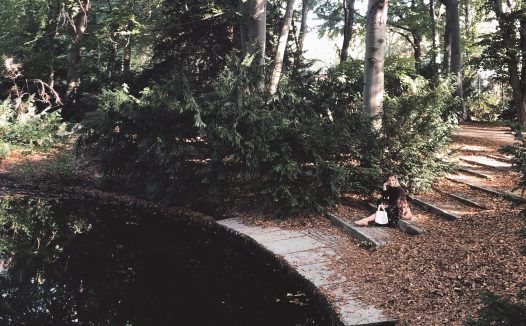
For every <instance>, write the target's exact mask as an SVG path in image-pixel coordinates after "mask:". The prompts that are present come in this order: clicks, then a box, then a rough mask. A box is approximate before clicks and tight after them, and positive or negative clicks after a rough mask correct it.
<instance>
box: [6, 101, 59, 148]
mask: <svg viewBox="0 0 526 326" xmlns="http://www.w3.org/2000/svg"><path fill="white" fill-rule="evenodd" d="M24 108H25V110H24V112H20V110H19V109H17V108H16V107H15V104H14V103H13V102H12V101H11V100H10V99H6V100H5V101H3V102H2V103H0V144H1V148H2V149H1V152H2V154H7V152H8V151H9V148H10V147H11V146H16V147H23V148H30V149H31V148H44V149H45V148H49V147H51V146H52V145H53V144H54V143H55V142H56V141H57V140H59V139H61V138H62V137H64V136H65V135H66V125H65V124H64V123H63V122H62V119H61V117H60V112H59V111H54V112H49V111H48V110H44V111H42V112H40V113H36V107H35V105H34V100H33V97H32V96H30V97H29V99H28V100H27V101H25V102H24Z"/></svg>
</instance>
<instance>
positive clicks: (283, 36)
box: [269, 0, 295, 94]
mask: <svg viewBox="0 0 526 326" xmlns="http://www.w3.org/2000/svg"><path fill="white" fill-rule="evenodd" d="M294 2H295V1H294V0H287V8H286V9H285V17H284V18H283V23H282V24H281V33H280V35H279V39H278V44H277V46H276V53H275V55H274V68H273V69H272V76H271V78H270V84H269V92H270V94H274V93H276V91H277V90H278V83H279V79H280V77H281V71H282V70H283V58H284V57H285V49H286V47H287V40H288V39H289V31H290V25H291V23H292V14H293V12H294Z"/></svg>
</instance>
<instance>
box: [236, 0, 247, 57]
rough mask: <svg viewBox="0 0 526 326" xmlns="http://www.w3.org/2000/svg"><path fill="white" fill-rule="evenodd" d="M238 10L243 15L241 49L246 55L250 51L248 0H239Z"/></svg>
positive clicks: (240, 32)
mask: <svg viewBox="0 0 526 326" xmlns="http://www.w3.org/2000/svg"><path fill="white" fill-rule="evenodd" d="M238 1H239V2H238V10H239V13H240V16H241V21H240V23H239V41H240V46H239V48H240V49H241V57H243V58H244V57H245V56H246V55H247V52H248V21H249V19H248V5H249V3H248V0H238Z"/></svg>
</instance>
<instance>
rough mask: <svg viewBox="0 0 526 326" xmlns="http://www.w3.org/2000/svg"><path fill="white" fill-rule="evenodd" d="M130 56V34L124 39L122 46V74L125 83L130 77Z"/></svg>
mask: <svg viewBox="0 0 526 326" xmlns="http://www.w3.org/2000/svg"><path fill="white" fill-rule="evenodd" d="M131 56H132V35H131V32H130V33H129V34H128V35H127V37H126V44H125V45H124V52H123V56H122V73H123V77H124V80H125V81H128V78H129V77H130V68H131Z"/></svg>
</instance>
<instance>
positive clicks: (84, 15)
mask: <svg viewBox="0 0 526 326" xmlns="http://www.w3.org/2000/svg"><path fill="white" fill-rule="evenodd" d="M90 11H91V1H90V0H80V1H79V2H78V3H75V5H73V6H72V7H71V8H70V12H69V13H67V17H68V21H69V24H70V28H69V29H70V37H71V46H70V50H69V57H68V73H67V77H66V79H67V90H66V96H67V97H66V102H67V103H68V102H70V101H71V99H72V97H73V96H74V94H75V92H76V91H77V88H78V86H79V82H80V70H79V66H80V61H81V48H82V39H83V37H84V35H85V34H86V28H87V27H88V15H89V13H90Z"/></svg>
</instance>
